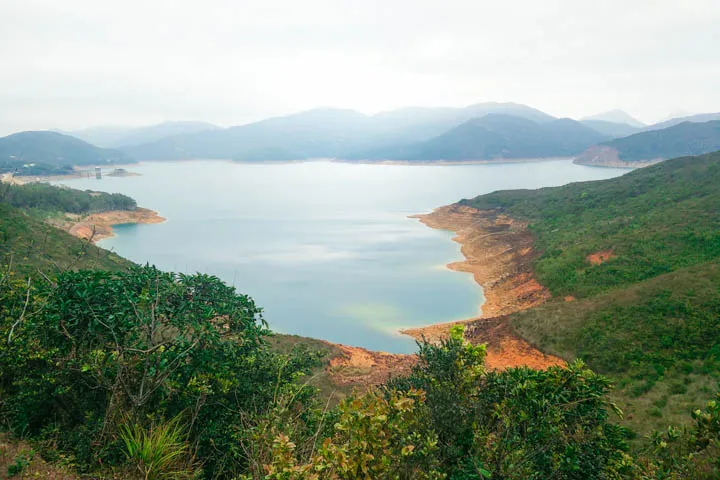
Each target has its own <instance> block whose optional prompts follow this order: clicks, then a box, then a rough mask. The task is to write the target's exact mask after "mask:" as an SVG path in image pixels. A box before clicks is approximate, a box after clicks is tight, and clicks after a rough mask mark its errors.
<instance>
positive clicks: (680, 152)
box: [575, 120, 720, 166]
mask: <svg viewBox="0 0 720 480" xmlns="http://www.w3.org/2000/svg"><path fill="white" fill-rule="evenodd" d="M718 149H720V120H715V121H709V122H704V123H693V122H684V123H680V124H678V125H674V126H671V127H668V128H664V129H661V130H650V131H645V132H641V133H636V134H634V135H630V136H628V137H624V138H618V139H615V140H611V141H609V142H605V143H601V144H600V145H598V146H595V147H593V148H590V149H588V150H587V151H585V152H583V154H582V155H580V156H579V157H578V158H577V159H576V160H575V162H576V163H582V164H589V165H607V164H612V163H617V162H624V163H625V164H626V165H628V166H632V165H633V164H634V163H635V164H640V165H642V164H643V162H652V161H659V160H666V159H668V158H676V157H681V156H684V155H700V154H703V153H708V152H714V151H716V150H718Z"/></svg>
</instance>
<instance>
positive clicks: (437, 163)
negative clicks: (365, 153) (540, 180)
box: [310, 157, 573, 167]
mask: <svg viewBox="0 0 720 480" xmlns="http://www.w3.org/2000/svg"><path fill="white" fill-rule="evenodd" d="M560 160H565V161H571V160H573V157H542V158H497V159H490V160H488V159H484V160H480V159H477V160H346V159H342V158H333V159H330V162H332V163H347V164H355V165H395V166H406V167H422V166H426V167H433V166H435V167H437V166H440V167H442V166H448V167H449V166H461V165H506V164H516V163H541V162H556V161H560ZM310 161H312V160H310Z"/></svg>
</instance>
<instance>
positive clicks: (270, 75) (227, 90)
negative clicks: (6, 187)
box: [0, 0, 720, 134]
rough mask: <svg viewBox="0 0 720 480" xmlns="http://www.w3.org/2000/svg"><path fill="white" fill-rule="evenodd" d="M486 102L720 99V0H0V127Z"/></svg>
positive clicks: (553, 110) (717, 104)
mask: <svg viewBox="0 0 720 480" xmlns="http://www.w3.org/2000/svg"><path fill="white" fill-rule="evenodd" d="M482 101H514V102H518V103H524V104H527V105H530V106H533V107H535V108H539V109H541V110H544V111H546V112H548V113H550V114H552V115H556V116H570V117H580V116H583V115H588V114H593V113H597V112H599V111H603V110H609V109H613V108H622V109H624V110H626V111H628V112H629V113H630V114H632V115H634V116H636V117H637V118H639V119H640V120H642V121H645V122H650V121H655V120H658V119H660V118H662V117H665V116H667V115H669V114H671V113H676V112H692V113H699V112H709V111H720V1H719V0H682V1H679V0H667V1H666V0H603V1H597V0H493V1H484V0H433V1H431V0H257V1H256V0H251V1H248V0H203V1H200V0H193V1H190V0H172V1H170V0H122V1H119V0H117V1H110V0H62V1H58V0H0V134H7V133H11V132H13V131H18V130H27V129H47V128H62V129H74V128H81V127H87V126H93V125H113V124H115V125H117V124H128V125H141V124H149V123H154V122H159V121H163V120H206V121H209V122H214V123H218V124H220V125H234V124H242V123H247V122H249V121H253V120H258V119H261V118H264V117H268V116H273V115H282V114H286V113H292V112H295V111H298V110H304V109H309V108H313V107H317V106H333V107H345V108H352V109H356V110H359V111H362V112H365V113H375V112H377V111H381V110H388V109H393V108H397V107H403V106H410V105H422V106H440V105H448V106H464V105H468V104H472V103H477V102H482Z"/></svg>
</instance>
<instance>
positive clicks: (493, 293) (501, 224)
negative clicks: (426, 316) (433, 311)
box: [400, 205, 565, 369]
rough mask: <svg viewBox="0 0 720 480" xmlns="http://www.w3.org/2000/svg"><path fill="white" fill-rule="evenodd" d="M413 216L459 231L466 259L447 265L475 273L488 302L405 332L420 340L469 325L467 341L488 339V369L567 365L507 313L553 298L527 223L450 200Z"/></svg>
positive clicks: (466, 333)
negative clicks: (519, 329)
mask: <svg viewBox="0 0 720 480" xmlns="http://www.w3.org/2000/svg"><path fill="white" fill-rule="evenodd" d="M410 218H416V219H418V220H419V221H420V222H422V223H423V224H425V225H426V226H428V227H430V228H435V229H439V230H449V231H452V232H455V234H456V236H455V237H454V238H453V241H455V242H457V243H459V244H460V245H461V249H460V250H461V252H462V254H463V256H464V257H465V259H464V260H462V261H456V262H452V263H450V264H448V265H447V268H449V269H450V270H454V271H459V272H466V273H471V274H472V275H473V278H474V279H475V281H476V282H477V283H478V284H479V285H480V286H481V287H482V288H483V294H484V297H485V302H484V303H483V304H482V305H481V306H480V309H481V314H480V315H479V316H476V317H471V318H467V319H464V320H456V321H451V322H445V323H438V324H432V325H427V326H424V327H416V328H408V329H403V330H401V331H400V333H403V334H405V335H408V336H410V337H413V338H414V339H416V340H421V339H423V338H425V339H427V340H428V341H438V340H439V339H441V338H444V337H446V336H447V334H448V332H449V330H450V327H452V326H453V325H457V324H465V326H466V332H465V336H466V338H467V339H468V340H470V341H471V342H472V343H487V357H486V364H487V367H488V368H489V369H502V368H510V367H516V366H529V367H532V368H547V367H549V366H553V365H564V364H565V362H564V361H563V360H562V359H560V358H558V357H555V356H552V355H547V354H545V353H543V352H541V351H539V350H537V349H536V348H534V347H533V346H532V345H530V344H529V343H528V342H527V341H525V340H524V339H522V338H521V337H520V336H519V335H517V334H516V333H515V332H514V331H513V330H512V327H511V326H510V325H509V323H508V315H510V314H512V313H514V312H518V311H521V310H525V309H528V308H532V307H535V306H538V305H540V304H542V303H545V302H546V301H547V300H548V299H549V298H550V292H549V291H548V290H547V289H546V288H544V287H543V286H542V285H540V284H539V283H538V282H537V280H536V279H535V277H534V274H533V269H532V264H533V262H534V260H535V259H536V258H537V256H538V253H537V252H536V251H535V250H534V248H533V237H532V234H531V233H530V232H529V231H528V229H527V224H526V223H524V222H520V221H517V220H514V219H512V218H510V217H508V216H506V215H503V214H497V213H496V212H493V211H481V210H476V209H474V208H472V207H468V206H464V205H448V206H445V207H440V208H437V209H435V210H434V211H433V212H432V213H429V214H421V215H412V216H411V217H410Z"/></svg>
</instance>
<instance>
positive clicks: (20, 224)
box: [0, 202, 131, 278]
mask: <svg viewBox="0 0 720 480" xmlns="http://www.w3.org/2000/svg"><path fill="white" fill-rule="evenodd" d="M0 265H3V266H9V267H10V269H11V270H12V271H13V272H15V273H16V274H19V275H30V276H32V277H36V278H39V277H41V276H43V275H49V276H53V275H54V274H57V273H58V272H59V271H62V270H66V269H78V268H90V269H100V270H110V271H116V270H121V269H125V268H127V267H128V266H130V265H131V263H130V262H129V261H128V260H125V259H124V258H122V257H120V256H118V255H116V254H115V253H112V252H109V251H107V250H103V249H102V248H98V247H96V246H95V245H93V244H91V243H89V242H87V241H84V240H80V239H79V238H76V237H73V236H72V235H70V234H69V233H67V232H64V231H63V230H60V229H58V228H55V227H52V226H50V225H48V224H46V223H45V222H43V221H41V220H39V219H37V218H33V217H31V216H29V215H27V214H25V213H23V212H22V211H21V210H19V209H17V208H14V207H11V206H9V205H8V204H7V203H4V202H0Z"/></svg>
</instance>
